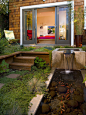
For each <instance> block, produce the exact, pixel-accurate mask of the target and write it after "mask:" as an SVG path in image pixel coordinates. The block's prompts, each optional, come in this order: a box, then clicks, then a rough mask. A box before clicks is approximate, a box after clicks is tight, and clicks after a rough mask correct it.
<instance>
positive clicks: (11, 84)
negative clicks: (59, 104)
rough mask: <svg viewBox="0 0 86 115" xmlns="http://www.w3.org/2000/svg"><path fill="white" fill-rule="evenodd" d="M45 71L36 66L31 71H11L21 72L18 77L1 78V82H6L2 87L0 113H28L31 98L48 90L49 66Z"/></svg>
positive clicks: (0, 90) (17, 114) (12, 114)
mask: <svg viewBox="0 0 86 115" xmlns="http://www.w3.org/2000/svg"><path fill="white" fill-rule="evenodd" d="M36 69H37V70H36ZM44 71H45V73H43V70H42V69H38V68H35V67H34V68H33V70H32V71H31V72H30V71H18V70H17V71H12V72H10V73H17V74H20V77H18V78H16V79H10V78H6V77H3V78H0V83H4V84H5V85H4V86H3V87H2V88H1V89H0V115H28V109H29V107H30V101H31V99H32V98H33V97H34V96H35V95H36V94H37V93H44V92H45V90H46V88H45V87H46V85H45V80H46V79H47V76H48V75H49V72H50V70H49V67H48V68H47V67H46V69H44ZM10 73H9V74H10ZM19 78H21V79H19ZM33 78H34V79H35V80H34V79H33ZM35 82H36V83H35Z"/></svg>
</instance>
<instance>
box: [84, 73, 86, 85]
mask: <svg viewBox="0 0 86 115" xmlns="http://www.w3.org/2000/svg"><path fill="white" fill-rule="evenodd" d="M85 81H86V74H85V78H84V80H83V83H85Z"/></svg>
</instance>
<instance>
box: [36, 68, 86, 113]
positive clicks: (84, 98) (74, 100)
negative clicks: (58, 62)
mask: <svg viewBox="0 0 86 115" xmlns="http://www.w3.org/2000/svg"><path fill="white" fill-rule="evenodd" d="M62 71H64V69H56V70H55V72H54V74H53V78H52V81H51V83H50V85H49V87H48V88H49V91H48V92H47V94H46V96H45V97H44V98H43V100H42V101H41V103H40V106H39V108H38V110H37V112H36V115H86V87H85V85H84V84H83V83H82V81H83V77H82V74H81V71H80V70H72V71H73V72H70V73H69V74H66V73H62Z"/></svg>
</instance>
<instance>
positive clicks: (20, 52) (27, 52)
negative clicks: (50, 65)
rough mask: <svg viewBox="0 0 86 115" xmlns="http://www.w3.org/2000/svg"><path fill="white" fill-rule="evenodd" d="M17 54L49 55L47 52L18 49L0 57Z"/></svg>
mask: <svg viewBox="0 0 86 115" xmlns="http://www.w3.org/2000/svg"><path fill="white" fill-rule="evenodd" d="M17 54H45V55H49V53H48V52H31V51H18V52H15V53H12V54H9V55H2V56H0V59H3V58H8V57H11V56H14V55H17Z"/></svg>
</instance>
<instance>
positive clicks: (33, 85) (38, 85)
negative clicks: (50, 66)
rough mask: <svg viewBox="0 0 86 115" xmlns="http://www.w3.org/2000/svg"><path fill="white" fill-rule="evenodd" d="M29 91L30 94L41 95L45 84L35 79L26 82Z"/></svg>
mask: <svg viewBox="0 0 86 115" xmlns="http://www.w3.org/2000/svg"><path fill="white" fill-rule="evenodd" d="M28 85H29V90H30V91H31V92H32V93H42V92H43V91H44V89H45V87H46V84H45V83H44V82H42V81H41V79H40V80H37V78H33V79H31V80H30V81H29V82H28Z"/></svg>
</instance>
